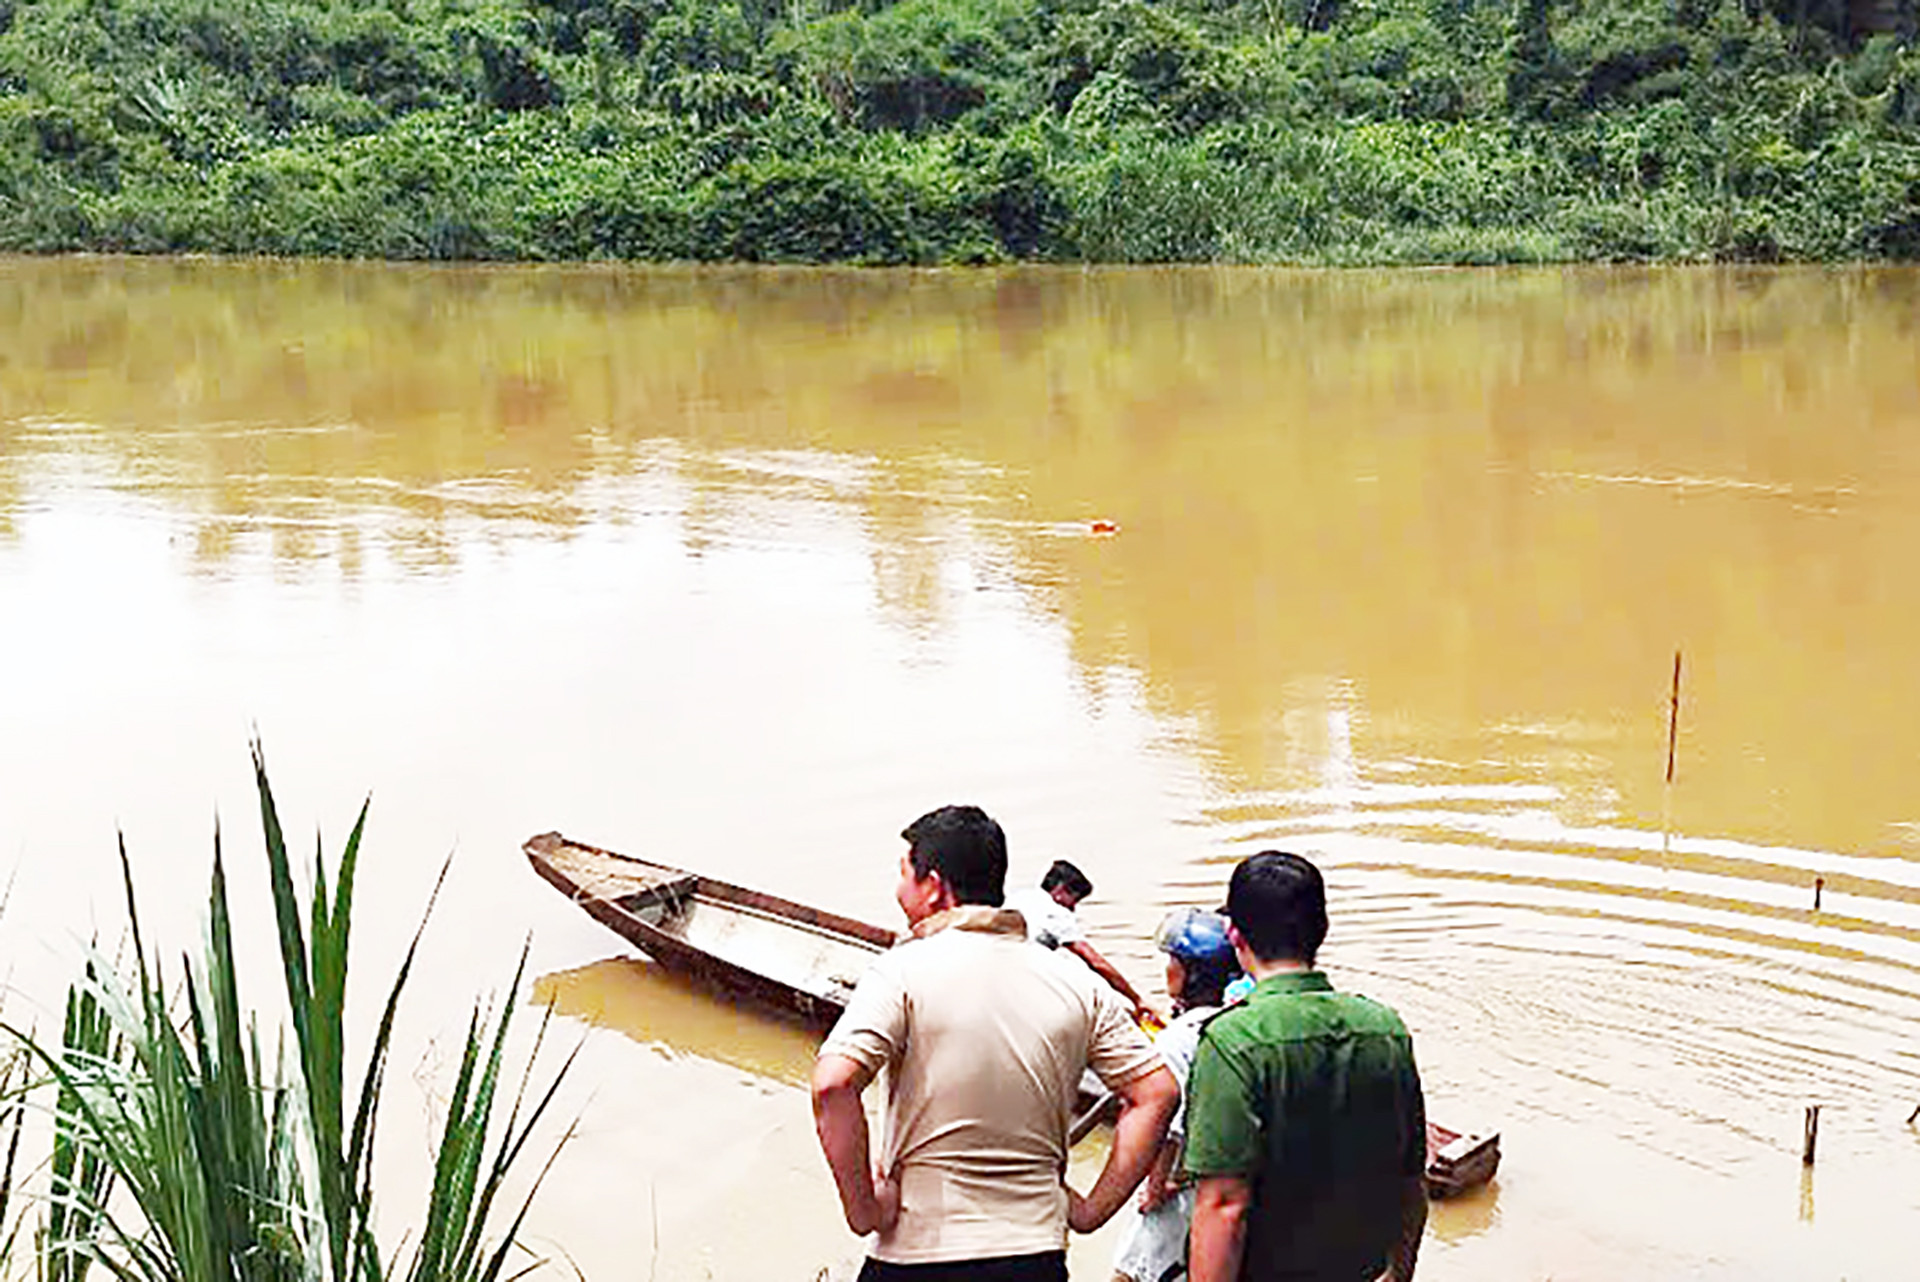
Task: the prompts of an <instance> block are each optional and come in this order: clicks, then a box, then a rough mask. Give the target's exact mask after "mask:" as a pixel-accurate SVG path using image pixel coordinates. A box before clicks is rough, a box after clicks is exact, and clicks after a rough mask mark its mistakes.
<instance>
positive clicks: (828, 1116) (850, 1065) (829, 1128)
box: [813, 1053, 900, 1234]
mask: <svg viewBox="0 0 1920 1282" xmlns="http://www.w3.org/2000/svg"><path fill="white" fill-rule="evenodd" d="M872 1080H873V1070H872V1069H869V1068H867V1067H866V1066H865V1065H863V1064H861V1063H860V1062H859V1061H858V1060H853V1059H849V1058H847V1057H846V1056H845V1055H834V1054H831V1053H829V1054H825V1055H822V1056H821V1057H820V1058H819V1059H818V1060H816V1061H815V1062H814V1065H813V1126H814V1130H815V1131H817V1132H819V1135H820V1148H821V1151H822V1152H824V1153H825V1154H826V1155H827V1166H828V1167H829V1168H830V1169H831V1170H832V1171H833V1185H834V1187H835V1188H836V1189H838V1190H839V1192H840V1209H841V1210H842V1211H843V1212H844V1213H845V1214H846V1217H847V1227H848V1228H850V1229H852V1230H853V1231H854V1232H855V1233H860V1234H867V1233H871V1232H873V1231H874V1230H876V1229H879V1230H882V1231H884V1230H886V1229H890V1228H892V1227H893V1225H894V1223H895V1221H897V1220H898V1219H899V1218H900V1190H899V1186H898V1185H895V1184H894V1183H893V1182H892V1181H891V1180H876V1179H875V1178H874V1173H873V1166H872V1164H871V1161H870V1159H869V1158H868V1156H867V1148H868V1145H867V1111H866V1109H865V1108H863V1107H861V1104H860V1092H861V1091H864V1090H865V1089H866V1088H867V1083H868V1082H870V1081H872Z"/></svg>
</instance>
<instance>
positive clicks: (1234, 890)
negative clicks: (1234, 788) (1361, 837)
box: [1185, 851, 1426, 1282]
mask: <svg viewBox="0 0 1920 1282" xmlns="http://www.w3.org/2000/svg"><path fill="white" fill-rule="evenodd" d="M1227 915H1228V917H1229V918H1230V919H1231V921H1232V929H1233V939H1234V942H1235V945H1236V947H1237V949H1238V952H1239V956H1240V960H1241V962H1242V963H1243V964H1244V965H1245V966H1246V969H1247V971H1248V973H1249V974H1251V975H1253V976H1254V977H1255V978H1256V980H1257V982H1256V983H1255V985H1254V987H1253V991H1252V992H1251V993H1249V994H1248V995H1247V997H1246V998H1245V1000H1244V1001H1242V1002H1241V1003H1240V1004H1239V1005H1238V1006H1234V1007H1229V1008H1228V1009H1227V1010H1226V1011H1224V1012H1222V1013H1221V1014H1220V1015H1218V1016H1217V1017H1215V1018H1214V1019H1213V1020H1212V1021H1211V1022H1210V1023H1209V1024H1208V1025H1207V1028H1206V1031H1205V1033H1204V1034H1202V1036H1201V1039H1200V1044H1199V1047H1198V1048H1197V1050H1196V1052H1195V1054H1194V1061H1193V1069H1192V1075H1191V1077H1190V1078H1189V1086H1188V1096H1187V1117H1186V1130H1187V1149H1186V1158H1185V1164H1186V1169H1187V1171H1188V1172H1189V1173H1190V1174H1191V1175H1193V1176H1194V1177H1196V1178H1197V1179H1198V1180H1199V1185H1198V1190H1197V1194H1196V1197H1195V1205H1194V1218H1193V1234H1192V1249H1191V1257H1190V1265H1191V1270H1192V1274H1193V1280H1194V1282H1372V1280H1373V1279H1374V1278H1375V1277H1377V1276H1379V1275H1380V1274H1381V1273H1382V1271H1383V1270H1384V1271H1386V1272H1387V1273H1389V1274H1391V1276H1392V1278H1393V1279H1394V1280H1395V1282H1408V1279H1411V1278H1412V1276H1413V1271H1414V1265H1415V1262H1416V1260H1417V1258H1418V1254H1419V1247H1420V1237H1421V1233H1422V1230H1423V1228H1424V1226H1425V1223H1426V1194H1425V1187H1424V1182H1423V1180H1424V1166H1425V1161H1426V1109H1425V1103H1424V1101H1423V1099H1422V1096H1421V1090H1420V1077H1419V1074H1418V1072H1417V1070H1416V1069H1415V1067H1414V1059H1413V1043H1412V1039H1411V1038H1410V1037H1409V1036H1408V1034H1407V1030H1406V1026H1405V1025H1404V1024H1402V1023H1401V1021H1400V1017H1399V1016H1398V1015H1396V1014H1394V1012H1393V1011H1392V1010H1390V1009H1389V1008H1387V1007H1386V1006H1383V1005H1381V1004H1380V1003H1378V1002H1374V1001H1369V1000H1368V999H1366V998H1364V997H1357V996H1353V995H1350V994H1344V993H1337V992H1335V991H1334V990H1333V986H1332V984H1330V983H1329V982H1328V980H1327V977H1326V976H1325V975H1323V974H1321V973H1320V972H1319V971H1318V970H1315V969H1313V961H1314V956H1315V954H1316V952H1317V951H1318V949H1319V947H1320V944H1321V941H1322V940H1323V939H1324V938H1325V936H1326V930H1327V914H1326V892H1325V888H1324V884H1323V882H1322V881H1321V878H1320V873H1319V870H1318V869H1316V868H1314V867H1313V865H1312V864H1311V863H1309V862H1307V861H1306V860H1304V859H1302V858H1300V857H1299V856H1297V855H1290V854H1285V853H1283V852H1278V851H1263V852H1261V853H1260V854H1258V855H1255V856H1253V857H1252V858H1250V859H1247V860H1245V861H1243V862H1242V863H1241V864H1240V865H1239V866H1237V867H1236V868H1235V869H1234V872H1233V876H1232V878H1231V880H1230V881H1229V883H1228V895H1227Z"/></svg>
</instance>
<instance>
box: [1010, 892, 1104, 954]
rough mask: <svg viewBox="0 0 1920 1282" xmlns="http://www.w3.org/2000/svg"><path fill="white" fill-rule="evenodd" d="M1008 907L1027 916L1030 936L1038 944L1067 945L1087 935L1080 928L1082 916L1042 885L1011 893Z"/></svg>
mask: <svg viewBox="0 0 1920 1282" xmlns="http://www.w3.org/2000/svg"><path fill="white" fill-rule="evenodd" d="M1007 907H1009V908H1011V909H1013V910H1014V911H1015V912H1017V913H1019V914H1020V915H1021V916H1022V917H1025V918H1026V919H1027V938H1028V939H1031V940H1032V941H1033V942H1034V943H1036V944H1045V945H1046V946H1047V947H1048V948H1065V947H1066V946H1067V945H1068V944H1077V943H1079V942H1081V941H1082V940H1084V939H1085V938H1086V937H1087V936H1086V932H1085V931H1083V930H1081V929H1080V919H1079V918H1078V917H1076V916H1075V915H1074V912H1073V909H1071V908H1068V907H1066V906H1065V905H1064V904H1062V903H1061V902H1060V901H1059V900H1057V899H1055V898H1054V897H1053V896H1052V895H1050V894H1048V893H1047V892H1046V891H1044V890H1042V889H1040V887H1038V886H1029V887H1027V888H1026V889H1025V890H1016V891H1014V892H1013V893H1012V894H1011V895H1008V896H1007Z"/></svg>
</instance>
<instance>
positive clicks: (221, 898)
mask: <svg viewBox="0 0 1920 1282" xmlns="http://www.w3.org/2000/svg"><path fill="white" fill-rule="evenodd" d="M254 771H255V778H256V782H257V784H258V789H259V797H260V817H261V823H262V827H263V829H264V833H265V839H266V855H267V865H268V870H269V876H270V879H271V884H272V897H273V905H272V907H273V913H274V920H275V922H276V925H277V927H278V934H279V943H280V961H281V965H282V971H283V977H284V980H285V997H286V1006H285V1009H286V1011H287V1014H288V1015H289V1016H290V1018H291V1024H292V1030H291V1031H292V1036H291V1037H290V1038H289V1037H288V1036H287V1035H286V1030H285V1028H284V1027H282V1028H279V1029H278V1030H276V1029H275V1027H274V1025H276V1024H279V1023H280V1021H278V1020H276V1019H273V1018H271V1017H269V1019H268V1020H267V1021H266V1022H267V1024H268V1027H267V1028H266V1029H265V1030H263V1029H262V1028H261V1027H260V1023H261V1021H260V1019H259V1017H258V1016H257V1015H256V1013H255V1011H254V1009H253V1008H250V1007H249V1006H247V1005H244V1004H243V1003H242V999H241V994H242V988H243V985H242V977H241V975H240V973H239V967H238V965H237V964H236V960H235V953H234V946H233V932H232V921H233V919H232V916H231V913H230V905H229V901H228V896H227V883H226V875H225V870H224V868H223V866H222V862H221V856H220V848H219V843H218V840H217V839H216V842H215V846H214V860H213V877H212V884H211V890H210V893H209V896H208V921H207V936H206V944H205V948H204V950H203V952H202V953H201V955H200V957H199V958H198V960H197V961H196V960H195V959H194V958H192V957H191V956H184V957H181V958H180V959H179V960H178V961H177V962H175V963H174V964H172V965H169V964H168V962H167V960H166V959H167V958H168V957H169V956H170V953H169V952H167V951H165V950H162V949H157V948H155V949H150V947H149V941H148V940H147V939H145V938H144V937H143V936H142V933H141V929H140V919H139V913H138V910H137V908H136V906H135V897H134V891H133V872H132V869H131V866H130V865H129V864H128V862H127V857H126V851H125V847H124V846H123V847H122V850H121V861H122V866H123V868H124V869H125V875H126V885H127V912H128V927H129V933H130V935H131V944H132V950H131V951H132V955H131V958H130V959H125V960H115V959H110V958H108V957H105V956H95V957H93V958H92V959H91V960H89V961H88V962H87V963H86V965H85V973H84V976H83V977H82V978H80V979H79V980H77V981H76V982H75V983H74V984H73V985H72V986H71V987H70V988H69V989H68V992H67V1000H66V1013H65V1020H64V1023H63V1026H62V1029H61V1031H60V1034H59V1036H58V1038H57V1040H55V1039H53V1038H47V1039H42V1038H40V1037H37V1036H35V1035H34V1034H33V1033H30V1032H22V1031H21V1030H19V1029H18V1028H15V1027H12V1026H8V1027H6V1029H5V1031H6V1032H7V1034H8V1035H9V1039H10V1040H9V1044H8V1045H7V1047H6V1050H5V1052H4V1053H3V1054H0V1144H4V1146H5V1149H6V1157H5V1159H4V1165H0V1271H3V1272H4V1273H5V1274H6V1275H7V1276H9V1277H15V1276H27V1274H28V1269H27V1268H26V1267H25V1265H26V1261H25V1260H23V1259H22V1258H21V1257H24V1256H27V1255H28V1254H29V1253H31V1256H32V1261H31V1264H32V1273H33V1275H34V1276H37V1277H39V1278H41V1279H44V1280H45V1282H84V1279H85V1278H86V1276H87V1274H88V1272H89V1270H90V1269H92V1268H93V1266H95V1265H98V1266H100V1272H99V1273H98V1274H97V1276H100V1277H103V1278H104V1277H106V1276H108V1275H111V1276H112V1277H113V1278H115V1279H118V1282H386V1279H389V1278H397V1277H398V1276H399V1275H400V1274H401V1272H402V1270H404V1276H405V1278H406V1282H499V1280H500V1279H501V1278H502V1277H504V1276H518V1273H519V1270H520V1267H521V1265H522V1264H524V1260H518V1259H511V1260H510V1256H509V1253H510V1252H512V1251H515V1250H517V1249H519V1248H518V1247H517V1246H516V1244H515V1243H514V1241H513V1233H514V1231H515V1230H516V1229H517V1228H518V1227H519V1223H520V1217H521V1216H522V1215H524V1209H523V1208H522V1209H520V1210H519V1211H518V1212H517V1213H513V1214H512V1215H511V1221H510V1223H509V1224H508V1225H507V1226H506V1229H505V1231H504V1233H501V1232H500V1226H499V1225H498V1224H497V1223H496V1221H497V1220H498V1219H500V1218H502V1216H501V1215H500V1212H502V1211H503V1210H505V1211H507V1212H509V1213H512V1212H513V1210H514V1208H512V1207H510V1206H503V1205H501V1204H500V1202H501V1198H502V1188H503V1185H504V1182H505V1179H506V1176H507V1173H508V1171H509V1168H511V1167H512V1166H513V1165H514V1163H515V1162H516V1160H517V1158H518V1157H519V1156H520V1154H521V1153H522V1151H523V1149H524V1146H525V1144H526V1141H527V1138H528V1132H529V1131H530V1129H531V1128H532V1127H533V1126H534V1125H535V1124H536V1123H537V1122H538V1120H539V1119H540V1117H541V1115H542V1114H543V1113H544V1112H545V1110H546V1107H547V1105H548V1103H549V1102H550V1101H551V1099H552V1091H551V1089H549V1090H548V1092H547V1093H546V1094H545V1095H544V1096H540V1097H538V1098H530V1097H529V1096H528V1093H527V1090H528V1086H529V1082H528V1080H527V1079H526V1078H525V1077H523V1078H522V1079H521V1081H520V1082H519V1083H518V1086H517V1089H516V1087H515V1084H514V1083H513V1082H512V1081H511V1080H503V1079H502V1075H501V1074H502V1068H503V1065H504V1060H505V1048H506V1036H507V1030H508V1025H509V1022H510V1020H511V1017H512V1008H511V1006H508V1007H507V1008H506V1009H504V1010H502V1011H501V1012H500V1013H499V1014H498V1015H497V1016H493V1015H490V1014H488V1013H486V1012H485V1011H484V1010H482V1009H479V1008H476V1009H475V1011H474V1013H473V1016H472V1018H471V1020H470V1021H469V1023H468V1026H467V1033H466V1039H465V1044H464V1047H463V1050H462V1053H461V1058H460V1066H459V1070H458V1073H457V1075H456V1078H455V1081H454V1082H453V1083H452V1086H451V1090H450V1092H449V1095H448V1098H447V1100H446V1105H445V1115H444V1119H443V1121H442V1123H441V1125H440V1128H439V1133H438V1135H437V1136H436V1137H435V1143H434V1148H433V1154H434V1161H433V1177H432V1183H431V1187H430V1188H429V1189H428V1191H427V1195H426V1198H425V1201H424V1205H423V1207H422V1209H421V1211H420V1213H419V1216H418V1217H417V1218H414V1219H410V1220H406V1221H403V1222H402V1227H404V1229H405V1231H406V1241H405V1244H404V1246H403V1247H402V1248H401V1249H400V1250H399V1251H393V1250H390V1249H389V1248H387V1247H385V1246H383V1245H382V1243H381V1242H380V1241H379V1240H378V1239H377V1237H376V1233H375V1211H376V1206H375V1196H374V1190H375V1186H376V1181H375V1178H374V1171H375V1162H374V1138H375V1130H376V1125H375V1123H376V1119H377V1117H378V1114H379V1107H380V1102H381V1099H382V1097H383V1095H384V1094H385V1093H386V1092H385V1086H386V1081H387V1079H386V1068H387V1056H388V1051H389V1048H390V1044H391V1036H392V1032H393V1023H394V1016H395V1013H396V1010H397V1008H398V1005H399V1002H400V997H401V994H402V991H403V990H404V989H405V987H406V982H407V977H408V974H409V972H410V971H411V970H412V967H413V961H414V955H415V952H416V950H417V948H418V946H419V942H420V941H419V936H418V935H417V934H416V935H415V937H414V942H413V945H412V946H410V947H409V948H408V949H407V952H406V955H405V958H404V959H403V961H402V962H401V964H400V966H399V968H398V970H397V972H396V973H395V975H394V976H393V978H392V980H391V983H390V985H389V987H388V990H387V993H386V998H385V1005H384V1008H383V1010H382V1013H381V1017H380V1022H379V1027H378V1031H377V1032H376V1033H375V1035H374V1037H373V1040H372V1044H371V1046H370V1047H369V1049H368V1050H367V1052H366V1060H365V1062H364V1066H363V1067H362V1068H361V1070H360V1072H359V1074H358V1080H357V1081H356V1080H355V1074H353V1073H352V1072H351V1070H350V1068H349V1065H348V1055H347V1050H346V1042H347V1022H346V997H347V969H348V960H349V957H348V953H349V950H348V942H349V935H350V927H351V923H352V915H353V885H354V867H355V864H356V862H357V859H358V853H359V847H360V836H361V833H362V831H363V829H364V827H365V824H366V810H365V808H364V807H363V808H362V810H361V812H360V818H359V820H358V821H357V822H356V823H355V824H354V828H353V833H352V835H351V836H350V837H349V838H348V839H347V843H346V847H345V850H344V852H343V853H342V854H341V856H340V858H339V860H338V862H337V863H336V864H335V865H334V867H333V870H332V873H333V877H332V880H333V885H332V886H331V887H329V884H328V883H329V876H328V869H327V866H326V863H325V861H324V860H323V859H321V858H320V857H319V855H318V854H317V853H316V856H315V864H314V867H313V869H312V877H311V880H312V885H311V887H310V888H309V889H308V890H306V891H305V892H304V893H303V892H302V891H301V890H299V889H297V888H296V886H295V877H294V870H293V863H292V860H291V859H290V858H289V856H288V852H287V847H286V842H285V841H284V839H283V837H282V833H281V827H280V820H279V815H278V812H277V810H276V808H275V806H274V801H273V794H272V791H271V789H270V788H269V787H268V784H267V775H266V766H265V763H264V760H263V759H262V757H261V755H260V751H259V749H258V748H257V747H256V748H255V751H254ZM522 962H523V964H524V956H523V958H522ZM519 980H520V976H519V975H517V974H516V975H515V977H514V981H515V987H516V988H517V987H518V986H519ZM263 1031H264V1032H266V1033H267V1034H268V1036H267V1037H265V1038H263V1037H262V1032H263ZM276 1031H277V1033H278V1035H277V1036H275V1033H276ZM269 1047H270V1048H271V1049H269ZM534 1050H535V1052H536V1053H537V1051H538V1043H537V1042H536V1043H535V1047H534ZM289 1061H291V1064H292V1068H291V1070H289V1066H288V1065H289ZM564 1071H565V1070H564V1069H562V1072H564ZM503 1092H507V1094H503ZM509 1095H510V1098H509ZM36 1104H38V1105H42V1106H46V1107H48V1108H50V1111H51V1113H52V1126H51V1128H50V1133H49V1134H48V1135H47V1136H46V1137H45V1138H46V1145H47V1148H48V1153H47V1156H46V1159H45V1161H44V1163H42V1162H36V1161H33V1160H32V1159H31V1158H30V1157H27V1155H26V1154H24V1153H22V1151H21V1149H22V1144H21V1141H22V1136H23V1134H25V1133H27V1127H26V1125H25V1119H26V1116H27V1109H28V1108H29V1107H30V1106H33V1105H36ZM503 1112H504V1117H503V1116H502V1115H501V1114H502V1113H503ZM28 1147H29V1148H31V1147H32V1145H31V1144H30V1145H29V1146H28ZM22 1159H25V1160H22ZM16 1178H18V1179H19V1180H20V1181H21V1182H20V1183H19V1184H16ZM381 1183H382V1184H384V1183H385V1181H381ZM535 1187H536V1188H537V1187H538V1181H537V1180H536V1181H535ZM21 1192H26V1193H28V1194H31V1195H33V1197H32V1203H31V1204H30V1205H29V1207H28V1209H26V1210H24V1211H21V1210H17V1209H16V1210H15V1211H14V1212H13V1213H12V1214H11V1215H10V1214H9V1208H10V1207H16V1208H17V1207H18V1205H19V1202H18V1200H17V1198H16V1195H17V1194H19V1193H21ZM527 1196H528V1197H531V1194H530V1193H529V1194H527ZM387 1214H388V1215H389V1216H392V1215H393V1214H394V1209H393V1208H392V1207H391V1206H388V1207H387ZM510 1265H511V1267H509V1266H510Z"/></svg>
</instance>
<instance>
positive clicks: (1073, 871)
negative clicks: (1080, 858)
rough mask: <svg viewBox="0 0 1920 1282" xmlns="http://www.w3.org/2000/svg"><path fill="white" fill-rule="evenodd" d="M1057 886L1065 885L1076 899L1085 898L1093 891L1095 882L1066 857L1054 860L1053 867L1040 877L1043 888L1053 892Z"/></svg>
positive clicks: (1041, 887)
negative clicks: (1065, 858)
mask: <svg viewBox="0 0 1920 1282" xmlns="http://www.w3.org/2000/svg"><path fill="white" fill-rule="evenodd" d="M1056 886H1065V887H1066V888H1067V893H1068V894H1070V895H1072V896H1073V897H1074V898H1075V899H1085V898H1086V897H1087V896H1088V895H1091V894H1092V893H1093V883H1092V882H1090V881H1088V880H1087V874H1085V873H1083V872H1081V871H1080V870H1079V869H1078V868H1076V867H1074V866H1073V865H1072V864H1070V863H1068V862H1067V861H1066V860H1064V859H1056V860H1054V861H1053V867H1051V868H1049V869H1047V875H1046V876H1044V877H1042V878H1041V879H1040V889H1042V890H1045V891H1048V892H1051V891H1052V890H1053V889H1054V887H1056Z"/></svg>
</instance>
